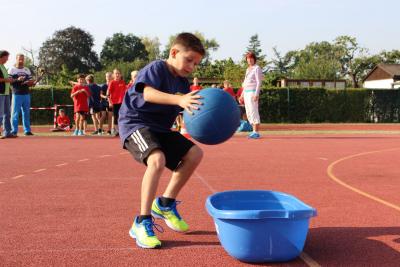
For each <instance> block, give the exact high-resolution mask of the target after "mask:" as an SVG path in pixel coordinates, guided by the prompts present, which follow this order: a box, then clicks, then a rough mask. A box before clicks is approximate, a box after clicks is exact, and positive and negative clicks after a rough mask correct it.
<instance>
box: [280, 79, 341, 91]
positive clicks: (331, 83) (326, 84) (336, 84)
mask: <svg viewBox="0 0 400 267" xmlns="http://www.w3.org/2000/svg"><path fill="white" fill-rule="evenodd" d="M277 86H278V87H317V88H326V89H345V88H346V80H315V79H286V78H285V79H281V81H280V82H278V85H277Z"/></svg>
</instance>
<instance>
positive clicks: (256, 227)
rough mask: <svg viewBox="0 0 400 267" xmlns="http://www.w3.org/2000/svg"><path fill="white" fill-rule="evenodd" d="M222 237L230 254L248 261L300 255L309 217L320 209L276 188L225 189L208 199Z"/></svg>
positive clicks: (211, 212)
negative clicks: (275, 189) (277, 190)
mask: <svg viewBox="0 0 400 267" xmlns="http://www.w3.org/2000/svg"><path fill="white" fill-rule="evenodd" d="M206 208H207V211H208V213H209V214H210V215H211V216H212V217H213V218H214V223H215V228H216V231H217V234H218V238H219V240H220V242H221V244H222V246H223V247H224V249H225V250H226V251H227V252H228V254H229V255H231V256H232V257H235V258H236V259H238V260H240V261H244V262H276V261H288V260H291V259H294V258H296V257H297V256H298V255H299V254H300V253H301V251H302V250H303V247H304V242H305V240H306V237H307V232H308V226H309V220H310V218H311V217H313V216H316V215H317V211H316V210H315V209H314V208H312V207H310V206H308V205H306V204H304V203H303V202H301V201H300V200H298V199H297V198H295V197H294V196H291V195H288V194H284V193H281V192H274V191H260V190H245V191H225V192H220V193H216V194H214V195H211V196H209V197H208V198H207V201H206Z"/></svg>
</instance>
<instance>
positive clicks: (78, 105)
mask: <svg viewBox="0 0 400 267" xmlns="http://www.w3.org/2000/svg"><path fill="white" fill-rule="evenodd" d="M77 81H78V83H77V84H76V85H74V87H73V88H72V91H71V98H72V99H73V100H74V113H75V125H76V129H75V131H74V133H73V135H84V133H83V124H84V120H85V114H86V113H88V112H89V105H88V98H89V96H90V92H89V87H87V85H85V75H83V74H78V76H77Z"/></svg>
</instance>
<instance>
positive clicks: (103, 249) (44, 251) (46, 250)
mask: <svg viewBox="0 0 400 267" xmlns="http://www.w3.org/2000/svg"><path fill="white" fill-rule="evenodd" d="M205 248H222V247H221V246H220V245H197V246H196V245H194V246H186V247H179V249H205ZM172 249H175V248H172ZM176 249H177V248H176ZM130 250H143V249H142V248H138V247H134V246H132V247H126V248H107V247H106V248H65V249H26V250H0V254H4V253H24V254H27V253H57V252H63V253H65V252H82V251H83V252H84V251H130Z"/></svg>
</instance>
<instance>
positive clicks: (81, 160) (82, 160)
mask: <svg viewBox="0 0 400 267" xmlns="http://www.w3.org/2000/svg"><path fill="white" fill-rule="evenodd" d="M88 160H89V159H88V158H86V159H80V160H78V162H84V161H88Z"/></svg>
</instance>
